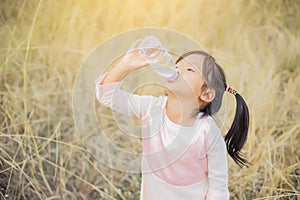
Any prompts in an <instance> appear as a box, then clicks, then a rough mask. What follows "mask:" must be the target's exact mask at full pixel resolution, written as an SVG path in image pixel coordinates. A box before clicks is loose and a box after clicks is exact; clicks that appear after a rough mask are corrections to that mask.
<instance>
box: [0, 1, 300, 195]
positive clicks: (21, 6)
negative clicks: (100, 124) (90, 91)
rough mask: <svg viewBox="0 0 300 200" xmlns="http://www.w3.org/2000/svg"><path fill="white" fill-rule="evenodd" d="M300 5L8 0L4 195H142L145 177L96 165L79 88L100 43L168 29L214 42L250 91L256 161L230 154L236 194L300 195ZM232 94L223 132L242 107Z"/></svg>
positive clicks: (251, 154)
mask: <svg viewBox="0 0 300 200" xmlns="http://www.w3.org/2000/svg"><path fill="white" fill-rule="evenodd" d="M299 10H300V1H297V0H278V1H271V0H265V1H259V0H249V1H240V0H232V1H221V0H211V1H204V0H190V1H183V0H173V1H167V0H151V1H150V0H142V1H135V0H124V1H121V0H120V1H117V0H107V1H104V0H98V1H96V0H76V1H75V0H61V1H51V0H24V1H20V0H1V4H0V44H1V48H0V51H1V53H0V142H1V143H0V144H1V145H0V197H1V198H3V199H138V197H139V189H140V174H130V173H124V172H119V171H117V170H113V169H109V168H107V167H105V166H98V165H96V164H95V162H94V160H93V159H92V158H91V157H90V156H89V155H88V154H87V152H86V150H85V149H84V148H83V147H82V145H81V143H80V141H79V139H78V137H77V136H76V133H75V132H76V130H75V128H74V122H73V116H72V89H73V84H74V81H75V78H76V73H77V72H78V71H79V69H80V66H81V64H82V62H83V61H84V59H85V58H86V57H87V56H88V54H89V52H90V51H91V50H92V49H93V48H94V47H96V46H97V45H98V44H99V43H101V42H103V41H104V40H106V39H108V38H110V37H111V36H113V35H115V34H118V33H120V32H123V31H128V30H131V29H134V28H141V27H161V28H168V29H172V30H175V31H179V32H181V33H183V34H186V35H187V36H189V37H191V38H193V39H195V40H196V41H197V42H199V43H200V44H201V45H203V46H204V47H205V48H206V49H208V50H209V52H211V53H212V54H213V55H214V57H215V58H216V60H217V61H218V62H219V63H220V64H221V65H222V66H223V68H224V70H225V72H226V74H227V79H228V83H229V84H230V85H232V87H234V88H236V89H237V90H238V91H239V92H240V93H241V94H242V95H243V96H244V97H245V99H246V100H247V103H248V105H249V109H250V115H251V121H250V132H249V138H248V141H247V145H246V147H245V151H244V153H245V156H246V157H247V158H248V159H249V161H250V162H251V163H252V165H251V166H250V167H249V168H247V169H240V168H239V167H238V166H237V165H235V164H234V163H233V162H232V160H230V159H229V177H230V179H229V189H230V192H231V199H297V197H299V195H300V192H299V191H300V185H299V183H300V180H299V176H300V167H299V164H300V161H299V155H300V149H299V132H300V124H299V119H300V92H299V91H300V84H299V83H300V67H299V63H300V54H299V53H300V51H299V44H300V43H299V38H300V28H299V24H300V23H299V22H300V12H299ZM91 81H94V80H91ZM226 99H228V100H226V108H228V109H227V111H228V112H227V113H228V120H226V123H225V124H224V131H226V130H227V128H228V126H229V125H230V123H231V120H230V119H232V117H233V116H232V108H234V101H231V100H230V99H231V97H230V96H228V97H226Z"/></svg>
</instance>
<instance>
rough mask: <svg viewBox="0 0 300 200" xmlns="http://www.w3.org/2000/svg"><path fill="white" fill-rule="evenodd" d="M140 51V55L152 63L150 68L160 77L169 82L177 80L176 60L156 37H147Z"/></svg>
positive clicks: (140, 46) (141, 44)
mask: <svg viewBox="0 0 300 200" xmlns="http://www.w3.org/2000/svg"><path fill="white" fill-rule="evenodd" d="M138 49H139V52H140V54H141V55H142V56H143V57H144V58H145V59H146V60H147V61H149V62H150V66H151V67H152V68H153V70H154V71H155V72H156V73H157V74H158V75H159V76H162V77H164V78H167V79H169V80H175V79H177V77H178V72H177V70H176V69H175V62H174V59H173V57H172V56H171V55H170V54H169V53H168V51H167V49H165V48H164V46H163V45H162V44H161V42H160V41H159V40H158V39H157V38H156V37H154V36H147V37H145V38H144V39H143V40H142V41H141V43H140V45H139V47H138Z"/></svg>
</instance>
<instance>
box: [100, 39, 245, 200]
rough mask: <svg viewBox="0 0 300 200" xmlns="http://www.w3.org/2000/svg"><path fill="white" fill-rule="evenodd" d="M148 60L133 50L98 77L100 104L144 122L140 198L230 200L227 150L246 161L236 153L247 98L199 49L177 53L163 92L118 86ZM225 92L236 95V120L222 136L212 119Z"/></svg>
mask: <svg viewBox="0 0 300 200" xmlns="http://www.w3.org/2000/svg"><path fill="white" fill-rule="evenodd" d="M138 45H139V42H137V43H136V45H135V48H137V47H138ZM148 64H149V63H148V62H147V61H146V60H145V59H144V58H143V57H142V56H141V55H140V53H139V52H138V50H134V51H131V52H129V53H127V54H126V55H125V56H124V57H123V59H122V60H121V61H120V62H119V63H118V64H117V65H116V66H115V67H114V68H113V69H112V70H111V71H110V72H108V73H105V74H104V75H102V76H100V77H99V78H98V79H97V80H96V96H97V99H98V100H99V101H100V103H102V104H103V105H105V106H109V107H111V108H112V109H114V110H116V111H118V112H120V113H123V114H127V115H129V116H136V117H139V118H140V119H141V121H142V144H143V156H142V167H141V168H142V184H141V194H140V199H142V200H169V199H171V200H177V199H178V200H179V199H180V200H193V199H195V200H196V199H197V200H200V199H212V200H218V199H229V191H228V172H227V158H226V148H227V152H228V153H229V155H230V156H231V157H232V158H233V160H234V161H235V162H236V163H237V164H238V165H240V166H243V165H245V166H247V165H248V162H247V161H246V160H245V159H244V158H243V157H242V156H241V152H240V151H241V149H242V147H243V145H244V143H245V142H246V139H247V132H248V124H249V113H248V108H247V105H246V103H245V101H244V100H243V98H242V97H241V96H240V95H239V94H238V93H237V92H236V91H235V90H233V89H232V88H230V87H228V85H227V83H226V79H225V75H224V72H223V70H222V68H221V67H220V66H219V65H218V64H217V63H216V62H215V60H214V58H213V57H212V56H210V55H209V54H208V53H206V52H203V51H192V52H188V53H185V54H184V55H182V56H181V57H179V59H178V60H177V61H176V68H177V70H178V73H179V76H178V78H177V79H176V80H168V81H167V83H166V85H165V87H166V92H167V95H166V96H161V97H158V98H156V97H153V96H139V95H136V94H130V93H128V92H126V91H123V90H121V89H120V87H121V81H122V79H123V78H124V77H125V76H126V75H127V74H128V73H130V72H131V71H133V70H136V69H139V68H141V67H144V66H146V65H148ZM224 91H228V92H230V93H231V94H233V95H234V96H235V99H236V113H235V118H234V122H233V124H232V126H231V128H230V129H229V131H228V133H227V134H226V136H225V139H223V137H222V135H221V131H220V129H219V128H218V126H217V125H216V123H215V121H214V119H213V118H212V115H213V114H215V113H216V112H218V111H219V109H220V107H221V103H222V97H223V94H224Z"/></svg>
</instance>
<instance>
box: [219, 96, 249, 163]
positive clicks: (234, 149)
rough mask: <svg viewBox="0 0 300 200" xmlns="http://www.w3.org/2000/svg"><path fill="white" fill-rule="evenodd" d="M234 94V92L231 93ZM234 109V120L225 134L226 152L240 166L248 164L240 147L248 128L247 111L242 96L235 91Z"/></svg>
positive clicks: (245, 137) (244, 140)
mask: <svg viewBox="0 0 300 200" xmlns="http://www.w3.org/2000/svg"><path fill="white" fill-rule="evenodd" d="M233 94H234V93H233ZM234 96H235V99H236V111H235V116H234V121H233V123H232V125H231V127H230V129H229V131H228V133H227V134H226V136H225V142H226V146H227V152H228V154H229V155H230V156H231V158H232V159H233V160H234V161H235V162H236V163H237V164H238V165H239V166H240V167H243V166H246V167H247V166H248V165H249V162H248V161H247V160H246V159H245V158H243V156H242V152H241V149H242V147H243V146H244V144H245V142H246V140H247V135H248V128H249V111H248V107H247V104H246V102H245V101H244V99H243V97H242V96H241V95H239V94H238V93H236V92H235V94H234Z"/></svg>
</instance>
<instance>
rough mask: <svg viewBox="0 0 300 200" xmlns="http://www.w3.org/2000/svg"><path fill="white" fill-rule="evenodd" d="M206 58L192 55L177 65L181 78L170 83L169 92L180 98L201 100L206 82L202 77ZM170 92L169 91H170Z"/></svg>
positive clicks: (168, 85) (168, 84)
mask: <svg viewBox="0 0 300 200" xmlns="http://www.w3.org/2000/svg"><path fill="white" fill-rule="evenodd" d="M203 62H204V56H202V55H198V54H191V55H189V56H187V57H185V58H184V59H182V60H180V61H179V62H178V63H177V64H176V68H177V70H178V72H179V76H178V78H177V79H176V80H174V81H168V82H167V87H168V90H170V91H171V92H173V93H175V94H176V95H178V96H186V97H191V98H197V99H199V97H200V95H201V92H202V86H203V85H204V84H205V81H204V79H203V77H202V75H201V69H202V66H203ZM168 92H169V91H168Z"/></svg>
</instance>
